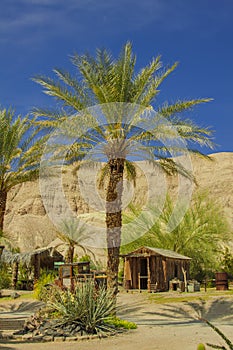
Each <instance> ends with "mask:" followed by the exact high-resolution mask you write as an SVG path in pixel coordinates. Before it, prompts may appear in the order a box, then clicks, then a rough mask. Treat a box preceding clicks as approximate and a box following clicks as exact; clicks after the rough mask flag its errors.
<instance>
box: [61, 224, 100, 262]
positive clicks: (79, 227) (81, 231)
mask: <svg viewBox="0 0 233 350" xmlns="http://www.w3.org/2000/svg"><path fill="white" fill-rule="evenodd" d="M57 237H58V238H59V239H60V240H61V241H62V243H59V244H58V245H57V246H56V247H58V246H59V245H63V244H64V245H66V246H67V252H66V259H65V260H66V262H67V263H73V260H74V250H75V247H80V248H81V249H82V250H83V252H84V254H87V253H90V254H91V255H92V256H93V257H94V260H95V256H94V254H93V253H92V251H91V250H90V249H88V248H86V247H85V246H84V245H83V244H82V240H84V239H85V238H86V228H85V225H84V224H81V223H78V224H77V222H76V221H74V220H66V221H63V222H62V224H61V225H60V230H59V231H57Z"/></svg>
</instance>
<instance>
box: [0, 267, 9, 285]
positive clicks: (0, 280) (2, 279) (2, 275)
mask: <svg viewBox="0 0 233 350" xmlns="http://www.w3.org/2000/svg"><path fill="white" fill-rule="evenodd" d="M10 287H11V279H10V276H9V274H8V271H7V268H6V267H3V266H1V267H0V289H4V288H10Z"/></svg>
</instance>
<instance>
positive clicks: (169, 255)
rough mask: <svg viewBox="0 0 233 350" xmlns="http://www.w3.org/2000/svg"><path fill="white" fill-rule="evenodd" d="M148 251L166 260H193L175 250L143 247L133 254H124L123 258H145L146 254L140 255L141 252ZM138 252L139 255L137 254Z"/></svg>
mask: <svg viewBox="0 0 233 350" xmlns="http://www.w3.org/2000/svg"><path fill="white" fill-rule="evenodd" d="M143 248H145V249H147V250H149V251H151V252H153V253H156V254H159V255H162V256H164V257H166V258H171V259H182V260H191V258H189V257H188V256H185V255H181V254H178V253H176V252H174V251H173V250H168V249H162V248H152V247H145V246H144V247H141V248H138V249H136V250H134V251H133V252H130V253H128V254H124V255H122V256H135V257H143V256H144V255H145V254H143V253H141V252H140V253H139V251H140V250H141V249H143ZM137 252H138V253H137Z"/></svg>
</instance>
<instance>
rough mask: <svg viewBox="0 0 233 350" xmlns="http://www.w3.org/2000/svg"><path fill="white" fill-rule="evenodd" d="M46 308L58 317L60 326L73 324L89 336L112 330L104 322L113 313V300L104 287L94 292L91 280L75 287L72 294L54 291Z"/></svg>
mask: <svg viewBox="0 0 233 350" xmlns="http://www.w3.org/2000/svg"><path fill="white" fill-rule="evenodd" d="M48 306H49V307H50V309H51V312H52V313H54V312H56V313H57V314H58V315H59V316H60V320H59V322H60V324H62V325H65V324H70V323H75V324H77V325H79V326H80V328H81V329H82V330H84V331H85V332H87V333H90V334H96V333H98V332H99V331H100V330H109V331H110V330H111V329H112V327H111V326H110V325H108V324H106V322H105V321H106V320H107V319H108V318H110V317H111V315H112V313H113V312H114V308H115V303H114V298H112V294H111V293H110V292H109V291H108V290H106V289H105V288H104V287H100V288H99V289H98V290H96V288H95V284H94V282H93V281H91V280H90V281H86V282H85V283H83V284H81V285H79V286H78V287H76V289H75V292H74V293H71V292H70V291H69V290H66V291H62V290H58V289H56V294H55V297H54V296H51V297H50V300H49V301H48Z"/></svg>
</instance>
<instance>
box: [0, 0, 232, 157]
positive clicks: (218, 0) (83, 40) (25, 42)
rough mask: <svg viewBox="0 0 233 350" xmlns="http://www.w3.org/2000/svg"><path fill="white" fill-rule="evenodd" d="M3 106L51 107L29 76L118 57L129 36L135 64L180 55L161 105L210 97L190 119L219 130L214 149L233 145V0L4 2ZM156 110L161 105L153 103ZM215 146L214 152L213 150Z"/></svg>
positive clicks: (0, 28) (0, 14)
mask: <svg viewBox="0 0 233 350" xmlns="http://www.w3.org/2000/svg"><path fill="white" fill-rule="evenodd" d="M0 5H1V7H0V50H1V51H0V52H1V54H0V105H1V107H8V106H10V105H11V106H13V107H14V108H15V110H16V113H22V114H24V113H27V112H28V111H30V109H31V108H32V107H34V106H40V107H45V106H54V101H53V99H52V98H50V97H48V96H45V95H44V94H43V93H42V89H41V87H40V86H39V85H37V84H36V83H34V82H33V81H32V80H31V78H32V77H33V76H35V75H37V74H45V75H48V76H53V73H52V69H53V68H55V67H58V68H66V69H68V70H70V71H73V67H72V64H71V63H70V60H69V56H71V55H72V54H74V53H75V52H77V53H84V52H90V53H91V54H94V52H95V49H96V48H97V47H100V48H102V47H106V48H108V49H109V50H110V51H111V52H112V53H113V55H117V54H118V53H119V51H120V48H121V47H122V46H123V44H124V43H125V42H126V41H127V40H130V41H132V43H133V48H134V51H135V53H136V55H137V68H138V69H140V68H141V67H142V66H144V65H146V64H147V63H149V62H150V60H151V58H152V57H154V56H157V55H158V54H161V55H162V61H163V63H164V65H165V66H166V65H169V64H172V63H173V62H175V61H179V62H180V64H179V66H178V68H177V69H176V71H175V72H174V73H172V74H171V75H170V76H169V78H168V79H167V80H166V81H165V82H164V83H163V85H162V86H161V92H160V95H159V99H158V103H161V102H163V101H170V102H172V101H175V100H176V99H183V98H198V97H212V98H213V99H214V101H213V102H211V103H208V104H206V105H204V106H200V107H198V108H196V109H195V110H194V111H193V113H192V119H193V120H194V121H195V122H197V123H199V124H201V125H202V126H210V127H211V128H212V129H214V130H215V142H216V143H217V144H218V146H217V147H216V149H215V151H216V152H221V151H233V147H232V129H233V87H232V85H233V1H232V0H66V1H64V0H1V4H0ZM154 107H155V109H156V104H155V105H154ZM212 152H213V151H212Z"/></svg>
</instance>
